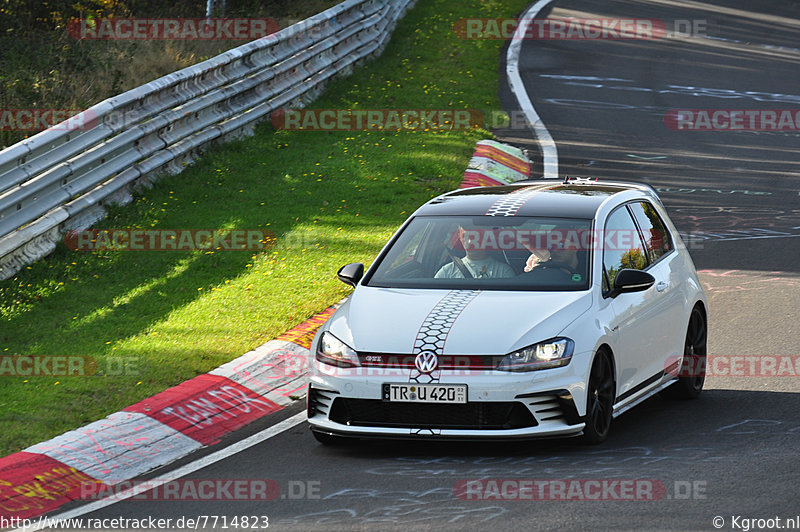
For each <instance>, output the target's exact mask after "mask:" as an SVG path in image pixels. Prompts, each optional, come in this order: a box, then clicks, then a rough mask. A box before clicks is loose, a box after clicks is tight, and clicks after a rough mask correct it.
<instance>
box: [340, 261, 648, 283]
mask: <svg viewBox="0 0 800 532" xmlns="http://www.w3.org/2000/svg"><path fill="white" fill-rule="evenodd" d="M336 276H337V277H338V278H339V280H340V281H341V282H343V283H344V284H349V285H350V286H352V287H355V286H356V285H357V284H358V282H359V281H360V280H361V277H363V276H364V265H363V264H361V263H360V262H352V263H350V264H345V265H344V266H342V267H341V268H339V273H337V274H336ZM654 281H655V280H654ZM651 284H652V283H651Z"/></svg>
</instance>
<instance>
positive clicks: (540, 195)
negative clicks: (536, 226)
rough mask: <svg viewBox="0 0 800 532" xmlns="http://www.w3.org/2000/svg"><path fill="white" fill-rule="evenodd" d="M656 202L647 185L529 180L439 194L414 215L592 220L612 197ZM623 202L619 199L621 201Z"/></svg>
mask: <svg viewBox="0 0 800 532" xmlns="http://www.w3.org/2000/svg"><path fill="white" fill-rule="evenodd" d="M625 192H638V194H635V196H636V197H642V196H646V197H648V198H650V199H655V200H656V201H658V196H657V195H656V193H655V191H654V190H653V189H652V188H651V187H650V186H648V185H644V184H640V183H626V182H621V181H613V182H612V181H603V182H601V181H588V180H569V181H555V180H541V179H539V180H535V181H533V180H531V181H520V182H518V183H512V184H510V185H501V186H489V187H474V188H464V189H459V190H454V191H452V192H448V193H446V194H442V195H441V196H438V197H436V198H434V199H432V200H430V201H429V202H428V203H426V204H425V205H423V206H422V207H420V208H419V209H418V210H417V212H416V213H415V214H416V215H423V216H424V215H454V216H457V215H462V216H546V217H557V218H582V219H591V218H594V216H595V213H596V212H597V209H598V208H599V207H600V205H601V204H602V203H603V202H605V201H606V200H608V199H609V198H610V197H611V196H614V195H615V194H620V195H624V196H625V197H626V200H627V199H631V194H624V193H625ZM622 199H623V198H620V200H622Z"/></svg>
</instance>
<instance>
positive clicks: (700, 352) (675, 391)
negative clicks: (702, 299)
mask: <svg viewBox="0 0 800 532" xmlns="http://www.w3.org/2000/svg"><path fill="white" fill-rule="evenodd" d="M707 340H708V327H707V325H706V319H705V316H703V311H702V310H700V307H699V306H696V307H694V308H693V309H692V313H691V315H690V316H689V325H688V326H687V327H686V340H685V341H684V344H683V356H684V360H683V361H682V363H681V366H680V367H679V368H678V371H679V375H680V373H681V372H682V373H686V368H687V367H688V368H691V369H690V370H689V372H688V373H689V375H682V376H679V377H678V380H677V381H675V383H674V384H672V385H671V386H669V387H668V388H665V389H664V390H662V392H661V395H662V396H664V397H666V398H668V399H697V397H699V396H700V392H701V391H703V384H704V383H705V380H706V345H707ZM687 361H688V364H687Z"/></svg>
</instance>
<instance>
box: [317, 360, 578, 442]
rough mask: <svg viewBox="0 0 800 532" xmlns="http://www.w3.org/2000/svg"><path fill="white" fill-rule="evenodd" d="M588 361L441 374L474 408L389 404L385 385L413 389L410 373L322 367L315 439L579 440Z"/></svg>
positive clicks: (440, 380) (438, 379) (440, 378)
mask: <svg viewBox="0 0 800 532" xmlns="http://www.w3.org/2000/svg"><path fill="white" fill-rule="evenodd" d="M582 358H586V359H588V358H589V357H573V360H572V361H571V363H570V364H569V365H567V366H565V367H563V368H554V369H550V370H542V371H537V372H530V373H508V372H500V371H494V370H491V371H461V372H449V371H441V372H440V373H439V374H438V375H436V376H435V378H436V380H435V382H438V383H441V384H448V383H452V384H466V385H467V396H468V397H467V403H463V404H432V403H400V402H388V401H384V400H382V398H381V385H382V383H384V382H405V383H408V382H409V378H410V375H411V373H410V372H409V371H408V370H399V369H393V370H385V371H380V370H378V371H375V370H373V371H372V374H370V375H368V376H365V375H363V374H362V373H363V368H347V369H341V368H337V370H336V371H335V372H334V373H335V375H329V374H326V373H323V372H322V371H326V370H327V369H328V368H326V367H325V365H322V364H320V363H318V362H316V361H315V366H316V367H315V368H314V371H313V374H312V376H311V379H310V383H309V389H308V399H307V400H308V420H309V423H310V425H311V429H312V430H313V431H315V432H321V433H326V434H332V435H338V436H351V437H357V438H441V439H470V440H471V439H506V438H507V439H513V438H532V437H555V436H573V435H579V434H580V433H581V432H582V431H583V428H584V419H583V414H584V411H585V404H586V397H585V389H586V387H585V374H584V368H583V367H582V366H583V364H581V363H580V362H579V361H580V360H581V359H582ZM320 369H321V370H322V371H320ZM585 371H586V372H587V373H588V369H586V370H585ZM580 405H583V407H581V406H580Z"/></svg>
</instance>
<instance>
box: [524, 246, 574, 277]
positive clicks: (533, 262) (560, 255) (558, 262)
mask: <svg viewBox="0 0 800 532" xmlns="http://www.w3.org/2000/svg"><path fill="white" fill-rule="evenodd" d="M530 252H531V256H530V257H528V260H527V261H526V262H525V271H526V272H529V271H531V270H533V269H534V268H540V267H541V268H544V267H548V266H551V265H552V266H555V267H559V268H564V267H567V268H569V269H570V270H572V271H573V272H576V271H578V267H579V266H580V261H579V260H578V250H577V249H565V247H564V243H563V242H557V243H555V244H554V245H552V246H551V247H550V249H531V250H530Z"/></svg>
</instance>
